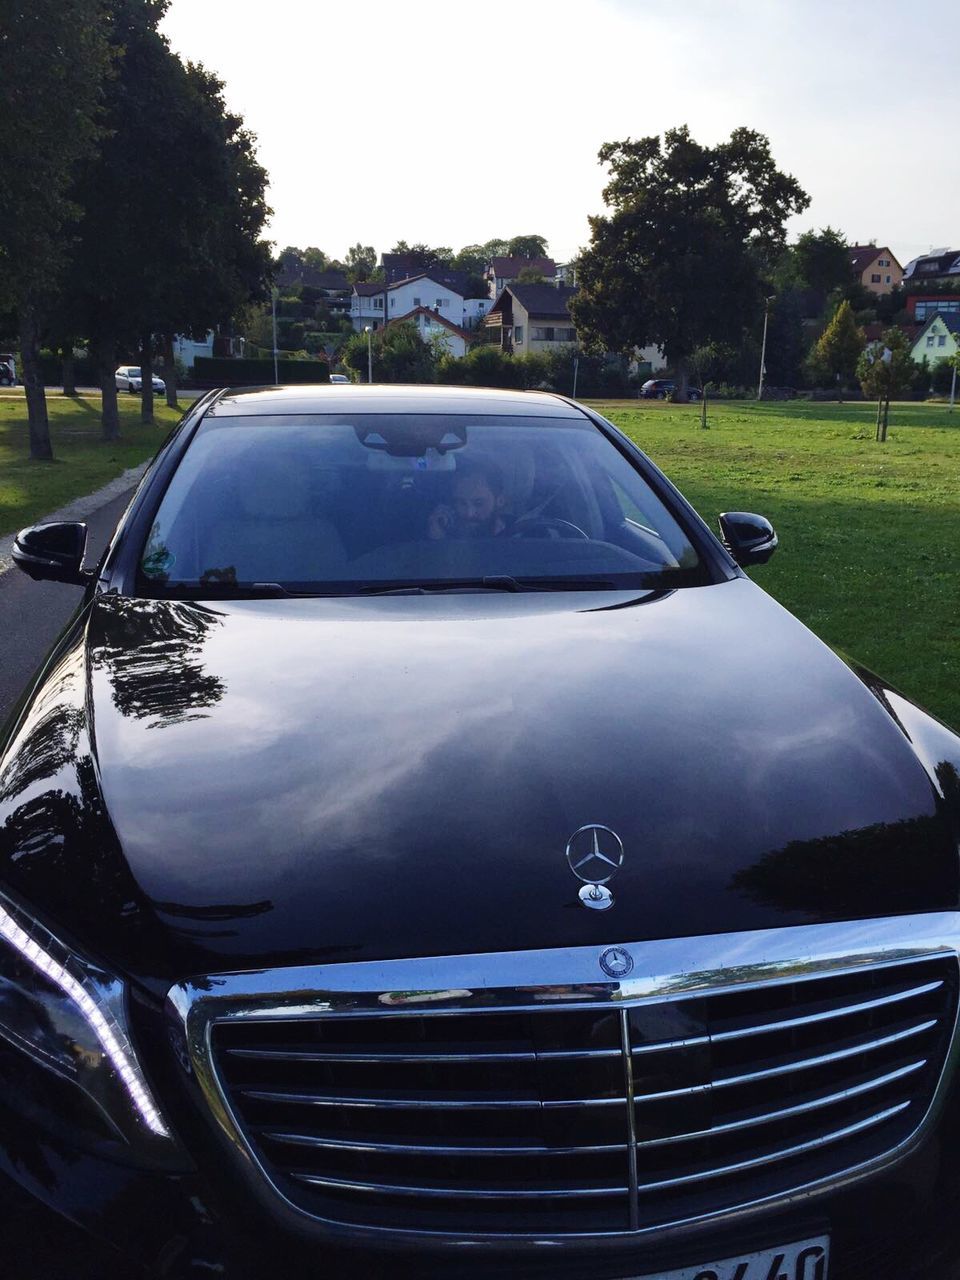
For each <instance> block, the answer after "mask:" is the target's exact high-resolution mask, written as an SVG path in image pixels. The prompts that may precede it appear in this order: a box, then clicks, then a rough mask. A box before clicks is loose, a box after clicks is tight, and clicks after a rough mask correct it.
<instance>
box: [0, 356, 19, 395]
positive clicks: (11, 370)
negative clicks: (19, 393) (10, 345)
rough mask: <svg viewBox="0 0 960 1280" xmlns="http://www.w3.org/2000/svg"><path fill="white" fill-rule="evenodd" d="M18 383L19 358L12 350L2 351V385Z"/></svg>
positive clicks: (0, 378)
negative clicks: (17, 358)
mask: <svg viewBox="0 0 960 1280" xmlns="http://www.w3.org/2000/svg"><path fill="white" fill-rule="evenodd" d="M16 385H17V360H16V356H14V354H13V352H12V351H0V387H15V386H16Z"/></svg>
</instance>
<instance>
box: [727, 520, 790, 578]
mask: <svg viewBox="0 0 960 1280" xmlns="http://www.w3.org/2000/svg"><path fill="white" fill-rule="evenodd" d="M720 532H721V533H722V534H723V541H724V543H725V544H726V546H727V547H728V548H729V550H730V554H731V555H732V556H733V558H734V560H736V562H737V564H739V565H741V566H742V567H743V568H747V566H749V565H751V564H766V563H767V561H768V560H769V559H770V557H771V556H772V555H773V553H774V552H775V551H776V549H777V546H778V539H777V535H776V532H775V530H774V527H773V525H772V524H771V523H770V521H769V520H767V519H766V517H765V516H758V515H754V514H753V512H752V511H725V512H724V513H723V515H722V516H721V517H720Z"/></svg>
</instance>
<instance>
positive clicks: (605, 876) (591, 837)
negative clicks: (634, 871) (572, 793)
mask: <svg viewBox="0 0 960 1280" xmlns="http://www.w3.org/2000/svg"><path fill="white" fill-rule="evenodd" d="M567 864H568V865H569V867H570V870H571V871H572V872H573V874H574V875H575V876H576V877H577V879H578V880H582V881H583V885H582V887H581V889H580V893H579V898H580V901H581V902H582V903H583V905H584V906H585V907H590V908H591V909H592V910H594V911H606V909H607V907H612V906H613V894H612V893H611V892H610V890H609V889H608V888H607V881H608V880H610V879H611V878H612V877H613V876H615V875H616V873H617V872H618V871H619V870H620V868H621V867H622V866H623V841H622V840H621V839H620V837H619V836H618V835H617V833H616V832H615V831H611V830H610V828H609V827H602V826H600V825H599V824H598V823H589V824H588V825H587V826H585V827H581V828H580V830H579V831H575V832H574V833H573V835H572V836H571V837H570V839H569V841H568V842H567Z"/></svg>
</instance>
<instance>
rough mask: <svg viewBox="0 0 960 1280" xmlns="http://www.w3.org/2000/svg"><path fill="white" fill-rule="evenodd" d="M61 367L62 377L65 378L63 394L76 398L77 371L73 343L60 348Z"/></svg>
mask: <svg viewBox="0 0 960 1280" xmlns="http://www.w3.org/2000/svg"><path fill="white" fill-rule="evenodd" d="M60 367H61V369H62V370H63V372H62V373H61V375H60V376H61V377H62V378H63V394H64V395H65V396H75V395H76V394H77V370H76V363H75V361H74V358H73V343H72V342H70V343H64V345H63V346H62V347H61V348H60Z"/></svg>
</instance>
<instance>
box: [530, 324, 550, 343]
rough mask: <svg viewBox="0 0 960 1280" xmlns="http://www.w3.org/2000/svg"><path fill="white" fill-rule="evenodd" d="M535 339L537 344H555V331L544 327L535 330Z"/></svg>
mask: <svg viewBox="0 0 960 1280" xmlns="http://www.w3.org/2000/svg"><path fill="white" fill-rule="evenodd" d="M533 337H534V339H535V340H536V341H537V342H553V340H554V338H553V329H552V328H542V327H540V328H535V329H534V331H533Z"/></svg>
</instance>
